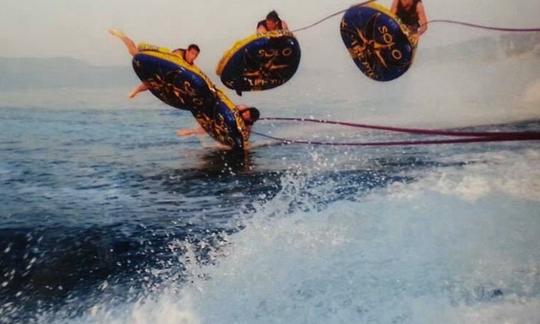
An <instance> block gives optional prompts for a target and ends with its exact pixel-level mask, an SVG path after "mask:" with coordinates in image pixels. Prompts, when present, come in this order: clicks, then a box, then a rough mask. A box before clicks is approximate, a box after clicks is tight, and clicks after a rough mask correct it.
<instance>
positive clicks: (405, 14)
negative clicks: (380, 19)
mask: <svg viewBox="0 0 540 324" xmlns="http://www.w3.org/2000/svg"><path fill="white" fill-rule="evenodd" d="M392 13H393V14H395V15H396V16H397V17H398V18H399V19H400V20H401V22H402V23H403V24H405V25H406V26H407V27H408V28H409V29H410V30H411V31H412V32H413V33H415V34H416V35H418V36H421V35H422V34H423V33H425V32H426V30H427V17H426V11H425V10H424V5H423V4H422V0H394V1H393V2H392Z"/></svg>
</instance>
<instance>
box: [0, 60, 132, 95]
mask: <svg viewBox="0 0 540 324" xmlns="http://www.w3.org/2000/svg"><path fill="white" fill-rule="evenodd" d="M133 80H134V75H133V73H132V72H131V70H130V68H129V67H119V66H109V67H102V66H94V65H91V64H88V63H86V62H83V61H80V60H77V59H74V58H69V57H57V58H8V57H0V90H14V89H48V88H62V87H83V88H104V87H113V86H131V85H133Z"/></svg>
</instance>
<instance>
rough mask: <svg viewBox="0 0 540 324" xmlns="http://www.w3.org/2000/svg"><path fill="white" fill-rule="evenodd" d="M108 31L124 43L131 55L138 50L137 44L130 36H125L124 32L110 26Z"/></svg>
mask: <svg viewBox="0 0 540 324" xmlns="http://www.w3.org/2000/svg"><path fill="white" fill-rule="evenodd" d="M109 33H110V34H111V35H113V36H115V37H118V38H120V40H121V41H122V42H123V43H124V44H125V45H126V47H127V49H128V52H129V54H131V56H133V55H135V54H137V53H138V52H139V49H138V48H137V45H136V44H135V42H133V41H132V40H131V38H129V37H127V36H126V34H124V33H123V32H121V31H119V30H118V29H114V28H111V29H109Z"/></svg>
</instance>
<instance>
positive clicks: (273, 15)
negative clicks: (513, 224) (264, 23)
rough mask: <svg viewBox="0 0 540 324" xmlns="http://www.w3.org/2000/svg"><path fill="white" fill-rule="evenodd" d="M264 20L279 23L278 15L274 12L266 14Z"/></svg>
mask: <svg viewBox="0 0 540 324" xmlns="http://www.w3.org/2000/svg"><path fill="white" fill-rule="evenodd" d="M266 19H268V20H272V21H275V22H280V21H281V19H280V18H279V15H278V13H277V12H276V11H275V10H272V11H270V12H269V13H268V15H266Z"/></svg>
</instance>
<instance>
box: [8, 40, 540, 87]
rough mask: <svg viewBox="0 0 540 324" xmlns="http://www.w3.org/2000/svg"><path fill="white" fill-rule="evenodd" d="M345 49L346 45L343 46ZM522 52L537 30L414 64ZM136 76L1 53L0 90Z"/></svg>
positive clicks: (338, 69)
mask: <svg viewBox="0 0 540 324" xmlns="http://www.w3.org/2000/svg"><path fill="white" fill-rule="evenodd" d="M343 50H345V47H343ZM521 55H532V56H534V57H538V58H540V34H538V33H530V34H517V33H509V34H503V35H498V36H489V37H484V38H478V39H474V40H469V41H466V42H461V43H456V44H452V45H447V46H440V47H430V48H423V47H422V44H421V43H420V47H419V48H418V56H417V58H416V62H415V64H421V65H423V64H433V63H449V62H460V61H468V62H471V61H474V62H480V61H488V62H489V61H492V60H498V59H504V58H509V57H519V56H521ZM350 67H351V65H350V64H338V65H332V66H331V67H327V68H325V67H324V66H318V67H316V68H315V67H312V66H301V70H300V71H301V73H302V74H305V75H306V76H313V77H320V75H321V73H323V74H325V73H328V74H336V73H342V72H344V71H345V70H346V69H349V68H350ZM137 81H138V80H137V77H136V76H135V74H134V73H133V71H132V69H131V68H130V67H129V66H108V67H104V66H94V65H91V64H88V63H86V62H84V61H81V60H78V59H74V58H69V57H57V58H8V57H0V91H2V90H21V89H22V90H24V89H29V90H31V89H54V88H77V87H79V88H95V89H101V88H110V87H126V88H130V87H132V86H133V85H134V84H136V83H137Z"/></svg>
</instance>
